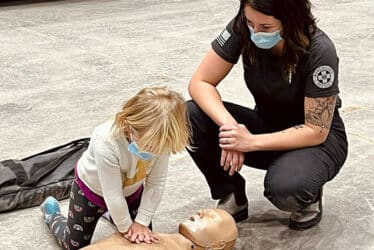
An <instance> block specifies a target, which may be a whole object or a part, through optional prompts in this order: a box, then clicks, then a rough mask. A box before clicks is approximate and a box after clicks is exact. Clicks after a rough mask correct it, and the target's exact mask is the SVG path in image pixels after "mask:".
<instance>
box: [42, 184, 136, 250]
mask: <svg viewBox="0 0 374 250" xmlns="http://www.w3.org/2000/svg"><path fill="white" fill-rule="evenodd" d="M140 199H141V195H139V196H138V198H137V199H135V200H132V202H131V203H129V202H128V207H129V212H130V215H131V218H132V219H133V220H134V218H135V216H136V214H137V210H138V208H139V205H140ZM106 211H107V210H106V209H104V208H101V207H99V206H97V205H95V204H93V203H92V202H91V201H89V200H88V199H87V198H86V197H85V196H84V195H83V192H82V190H80V188H79V186H78V185H77V183H76V182H75V181H74V182H73V186H72V188H71V192H70V200H69V211H68V217H67V218H66V217H65V216H63V215H61V214H56V215H54V216H53V217H52V219H51V221H50V222H49V223H48V227H49V229H50V230H51V232H52V233H53V235H54V236H55V239H56V241H57V242H58V244H59V245H60V246H61V247H62V248H63V249H69V250H72V249H80V248H82V247H84V246H87V245H89V244H90V242H91V238H92V235H93V233H94V231H95V227H96V224H97V222H98V220H99V218H100V217H101V216H102V215H103V214H104V213H105V212H106Z"/></svg>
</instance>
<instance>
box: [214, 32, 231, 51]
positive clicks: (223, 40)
mask: <svg viewBox="0 0 374 250" xmlns="http://www.w3.org/2000/svg"><path fill="white" fill-rule="evenodd" d="M230 37H231V34H230V32H228V30H227V29H224V30H223V31H222V32H221V34H219V36H218V37H217V42H218V43H219V45H221V47H223V45H225V43H226V42H227V41H228V40H229V39H230Z"/></svg>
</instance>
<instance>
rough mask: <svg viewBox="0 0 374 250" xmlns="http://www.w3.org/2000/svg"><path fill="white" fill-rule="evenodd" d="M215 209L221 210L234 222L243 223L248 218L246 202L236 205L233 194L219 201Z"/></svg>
mask: <svg viewBox="0 0 374 250" xmlns="http://www.w3.org/2000/svg"><path fill="white" fill-rule="evenodd" d="M217 208H219V209H223V210H225V211H226V212H228V213H229V214H231V216H232V217H234V220H235V221H236V222H239V221H243V220H245V219H247V218H248V201H246V202H245V203H244V204H243V205H238V204H237V203H236V199H235V195H234V193H231V194H229V195H228V196H227V197H226V198H224V199H221V200H219V202H218V205H217Z"/></svg>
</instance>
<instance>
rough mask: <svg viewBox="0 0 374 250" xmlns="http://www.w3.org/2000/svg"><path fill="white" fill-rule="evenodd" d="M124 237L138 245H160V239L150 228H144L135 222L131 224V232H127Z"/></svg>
mask: <svg viewBox="0 0 374 250" xmlns="http://www.w3.org/2000/svg"><path fill="white" fill-rule="evenodd" d="M123 236H124V237H125V238H126V239H128V240H129V241H131V242H133V243H137V244H139V243H142V242H145V243H148V244H151V243H158V242H159V241H160V238H159V237H158V236H157V235H156V234H155V233H153V232H152V231H151V230H150V229H149V228H148V227H146V226H143V225H142V224H139V223H137V222H135V221H134V222H133V223H132V224H131V226H130V228H129V230H127V232H126V233H124V235H123Z"/></svg>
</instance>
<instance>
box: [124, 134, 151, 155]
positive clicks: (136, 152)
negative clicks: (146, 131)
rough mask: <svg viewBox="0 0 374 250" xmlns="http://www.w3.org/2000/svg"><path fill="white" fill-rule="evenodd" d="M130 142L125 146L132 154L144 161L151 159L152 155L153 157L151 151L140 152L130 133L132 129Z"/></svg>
mask: <svg viewBox="0 0 374 250" xmlns="http://www.w3.org/2000/svg"><path fill="white" fill-rule="evenodd" d="M130 140H131V141H130V143H129V146H128V147H127V150H128V151H129V152H130V153H132V154H133V155H136V156H137V157H139V158H140V159H142V160H146V161H149V160H151V159H152V158H153V157H155V155H154V154H152V153H149V152H142V151H140V150H139V147H138V144H136V142H135V141H134V139H133V135H132V130H131V131H130Z"/></svg>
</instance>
